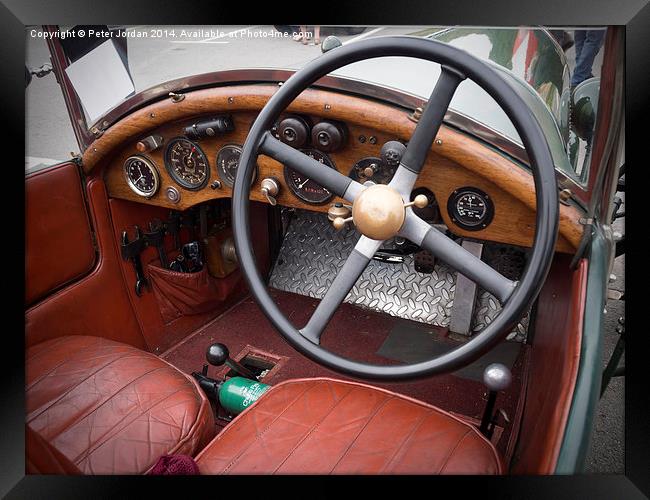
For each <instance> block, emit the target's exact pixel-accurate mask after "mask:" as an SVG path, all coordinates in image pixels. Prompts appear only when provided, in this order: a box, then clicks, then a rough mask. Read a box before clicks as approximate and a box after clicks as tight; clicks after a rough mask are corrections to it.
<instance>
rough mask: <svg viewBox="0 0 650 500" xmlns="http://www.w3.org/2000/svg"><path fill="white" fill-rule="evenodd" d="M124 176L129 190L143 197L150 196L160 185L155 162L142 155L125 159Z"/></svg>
mask: <svg viewBox="0 0 650 500" xmlns="http://www.w3.org/2000/svg"><path fill="white" fill-rule="evenodd" d="M124 177H125V178H126V182H127V183H128V185H129V187H130V188H131V190H132V191H133V192H134V193H135V194H137V195H139V196H144V197H145V198H151V197H152V196H153V195H154V194H156V192H157V191H158V187H159V186H160V176H159V174H158V169H157V168H156V165H155V163H154V162H153V161H151V160H149V159H148V158H146V157H144V156H140V155H134V156H129V157H128V158H127V159H126V161H125V162H124Z"/></svg>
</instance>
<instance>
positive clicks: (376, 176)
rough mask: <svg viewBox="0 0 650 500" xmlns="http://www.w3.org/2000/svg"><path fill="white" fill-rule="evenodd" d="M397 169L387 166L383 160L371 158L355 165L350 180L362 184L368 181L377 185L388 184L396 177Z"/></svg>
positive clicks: (363, 159)
mask: <svg viewBox="0 0 650 500" xmlns="http://www.w3.org/2000/svg"><path fill="white" fill-rule="evenodd" d="M395 169H396V167H391V166H388V165H386V163H385V162H384V161H382V159H381V158H375V157H374V156H369V157H367V158H362V159H361V160H359V161H358V162H356V163H355V164H354V166H353V167H352V170H350V178H352V179H353V180H355V181H358V182H360V183H362V184H363V183H364V182H366V181H372V182H374V183H375V184H388V183H389V182H390V181H391V179H392V178H393V175H395Z"/></svg>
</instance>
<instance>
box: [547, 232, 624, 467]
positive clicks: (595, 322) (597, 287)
mask: <svg viewBox="0 0 650 500" xmlns="http://www.w3.org/2000/svg"><path fill="white" fill-rule="evenodd" d="M611 252H612V246H611V242H610V241H608V239H607V237H606V236H605V234H604V232H603V230H602V228H600V227H597V228H596V229H595V231H594V237H593V240H592V244H591V249H590V256H589V271H588V277H587V297H586V303H585V316H584V324H583V329H582V344H581V350H580V351H581V352H580V366H579V368H578V376H577V379H576V385H575V389H574V392H573V400H572V403H571V408H570V412H569V417H568V420H567V423H566V427H565V430H564V439H563V441H562V447H561V448H560V455H559V457H558V460H557V465H556V469H555V472H556V473H558V474H575V473H579V472H582V471H583V470H584V466H585V459H586V456H587V451H588V448H589V442H590V439H591V434H592V428H593V421H594V417H595V412H596V404H597V403H598V399H599V395H600V384H601V377H602V368H601V363H602V354H603V336H602V331H603V315H604V308H605V304H606V290H607V277H608V276H609V271H608V270H609V261H610V255H611Z"/></svg>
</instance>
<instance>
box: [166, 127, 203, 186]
mask: <svg viewBox="0 0 650 500" xmlns="http://www.w3.org/2000/svg"><path fill="white" fill-rule="evenodd" d="M165 168H166V169H167V171H168V172H169V175H171V176H172V178H173V179H174V180H175V181H176V182H178V184H179V185H180V186H182V187H184V188H185V189H192V190H194V189H200V188H202V187H203V186H205V183H206V182H207V181H208V178H209V177H210V165H209V164H208V159H207V158H206V156H205V154H204V153H203V151H201V148H200V147H199V146H198V144H196V143H194V142H192V141H188V140H187V139H185V138H183V137H177V138H176V139H172V140H171V141H169V144H168V145H167V149H166V150H165Z"/></svg>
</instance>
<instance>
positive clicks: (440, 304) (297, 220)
mask: <svg viewBox="0 0 650 500" xmlns="http://www.w3.org/2000/svg"><path fill="white" fill-rule="evenodd" d="M359 236H360V234H359V233H358V232H357V231H356V230H355V229H354V227H346V228H344V229H342V230H341V231H336V230H335V229H334V228H333V227H332V224H331V223H330V222H329V221H328V219H327V215H325V214H321V213H316V212H309V211H304V210H296V211H295V212H294V213H293V217H292V218H291V219H290V220H289V221H288V225H287V231H286V235H285V238H284V241H283V243H282V247H281V248H280V253H279V256H278V259H277V260H276V263H275V266H274V268H273V271H272V273H271V278H270V280H269V285H270V286H271V287H273V288H276V289H278V290H284V291H287V292H293V293H298V294H301V295H307V296H309V297H314V298H318V299H320V298H322V297H323V296H324V295H325V292H327V290H328V289H329V287H330V285H331V284H332V282H333V281H334V278H335V277H336V275H337V273H338V272H339V269H340V268H341V267H342V266H343V263H344V262H345V259H346V258H347V256H348V255H349V254H350V252H351V251H352V248H353V247H354V245H355V243H356V242H357V240H358V239H359ZM496 255H497V256H498V258H499V259H500V260H498V261H497V262H498V263H502V262H504V256H503V253H499V252H497V253H496ZM511 260H512V259H511ZM413 261H414V256H413V255H407V256H405V258H404V262H403V263H401V264H391V263H387V262H380V261H376V260H371V261H370V263H369V264H368V267H367V268H366V270H365V271H364V272H363V274H362V275H361V277H360V278H359V279H358V280H357V282H356V283H355V285H354V286H353V287H352V290H350V292H349V293H348V295H347V297H346V298H345V302H347V303H350V304H354V305H357V306H360V307H364V308H368V309H373V310H375V311H379V312H384V313H387V314H390V315H391V316H397V317H400V318H404V319H410V320H413V321H419V322H421V323H427V324H431V325H436V326H441V327H446V326H449V322H450V320H451V313H452V309H453V305H454V291H455V289H456V271H455V270H454V269H452V268H450V267H449V266H447V265H446V264H445V263H443V262H440V261H436V264H435V267H434V270H433V272H432V273H431V274H425V273H419V272H417V271H415V266H414V263H413ZM508 262H509V263H510V264H511V263H512V262H511V261H508ZM488 263H490V262H489V261H488ZM498 267H500V266H495V268H498ZM510 267H512V266H510ZM510 270H511V269H509V271H510ZM519 272H521V270H520V271H519ZM509 277H510V276H509ZM511 279H512V277H511ZM500 310H501V305H500V303H499V301H498V300H496V299H495V298H494V297H493V296H492V295H491V294H490V293H488V292H485V291H483V290H481V289H479V292H478V293H477V304H476V307H475V316H474V319H473V321H472V331H473V332H478V331H480V330H482V329H483V328H485V326H486V325H487V324H489V323H490V322H491V321H492V320H493V319H494V318H495V317H496V315H497V314H498V313H499V311H500ZM527 329H528V315H526V317H525V318H524V319H523V320H522V321H521V323H520V324H519V325H518V326H517V328H516V329H515V330H514V331H513V332H512V333H510V334H509V336H508V339H510V340H516V341H524V340H525V338H526V331H527Z"/></svg>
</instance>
